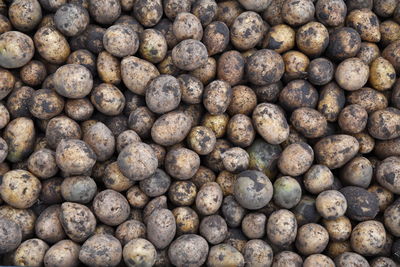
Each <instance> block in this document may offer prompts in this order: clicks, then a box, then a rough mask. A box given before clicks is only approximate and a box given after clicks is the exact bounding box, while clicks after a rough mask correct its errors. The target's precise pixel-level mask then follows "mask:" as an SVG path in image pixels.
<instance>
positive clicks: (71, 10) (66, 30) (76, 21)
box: [54, 3, 90, 36]
mask: <svg viewBox="0 0 400 267" xmlns="http://www.w3.org/2000/svg"><path fill="white" fill-rule="evenodd" d="M89 21H90V17H89V12H88V11H87V10H86V8H84V7H82V6H81V5H77V4H72V3H69V4H65V5H62V6H61V7H60V8H58V9H57V12H56V14H55V15H54V23H55V26H56V27H57V29H58V30H59V31H60V32H61V33H62V34H64V35H66V36H76V35H79V34H81V33H83V32H84V31H85V30H86V27H87V26H88V25H89Z"/></svg>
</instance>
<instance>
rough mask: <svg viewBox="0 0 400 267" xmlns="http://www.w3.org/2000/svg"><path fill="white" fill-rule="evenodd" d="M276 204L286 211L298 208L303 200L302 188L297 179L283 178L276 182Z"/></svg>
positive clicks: (274, 197)
mask: <svg viewBox="0 0 400 267" xmlns="http://www.w3.org/2000/svg"><path fill="white" fill-rule="evenodd" d="M273 199H274V203H275V204H277V205H278V206H280V207H283V208H285V209H290V208H293V207H294V206H296V205H297V204H298V203H299V201H300V199H301V187H300V184H299V183H298V182H297V180H296V179H294V178H292V177H290V176H282V177H280V178H278V179H277V180H276V181H275V182H274V196H273Z"/></svg>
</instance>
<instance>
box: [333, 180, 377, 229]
mask: <svg viewBox="0 0 400 267" xmlns="http://www.w3.org/2000/svg"><path fill="white" fill-rule="evenodd" d="M339 191H340V193H342V194H343V195H344V197H345V198H346V201H347V211H346V215H347V217H349V218H350V219H352V220H356V221H366V220H372V219H373V218H375V216H376V215H377V214H378V212H379V202H378V197H377V196H376V195H375V194H374V193H371V192H368V191H367V190H366V189H363V188H360V187H357V186H346V187H343V188H342V189H340V190H339Z"/></svg>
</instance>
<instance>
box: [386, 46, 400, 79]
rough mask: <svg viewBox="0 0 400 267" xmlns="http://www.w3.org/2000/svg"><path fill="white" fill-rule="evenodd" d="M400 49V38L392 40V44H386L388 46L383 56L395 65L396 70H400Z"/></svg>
mask: <svg viewBox="0 0 400 267" xmlns="http://www.w3.org/2000/svg"><path fill="white" fill-rule="evenodd" d="M399 49H400V40H397V41H394V42H392V43H391V44H390V45H388V46H386V48H385V49H384V50H383V52H382V56H383V57H384V58H385V59H387V60H389V62H390V63H391V64H392V65H393V67H394V68H395V70H396V72H397V73H399V71H400V63H399V57H398V51H399Z"/></svg>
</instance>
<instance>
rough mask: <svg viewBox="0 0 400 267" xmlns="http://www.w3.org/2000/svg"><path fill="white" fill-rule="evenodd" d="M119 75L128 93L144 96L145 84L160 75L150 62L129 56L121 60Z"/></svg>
mask: <svg viewBox="0 0 400 267" xmlns="http://www.w3.org/2000/svg"><path fill="white" fill-rule="evenodd" d="M121 75H122V80H123V82H124V84H125V86H126V87H127V88H128V89H129V90H130V91H132V92H133V93H135V94H139V95H144V94H145V92H146V85H147V83H148V82H149V81H150V80H152V79H153V78H155V77H157V76H159V75H160V73H159V71H158V70H157V68H156V67H155V66H154V65H153V64H151V63H150V62H148V61H146V60H143V59H140V58H137V57H133V56H131V57H125V58H124V59H122V61H121Z"/></svg>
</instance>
